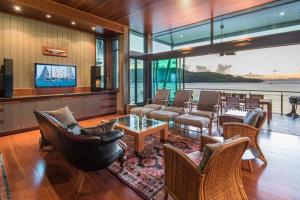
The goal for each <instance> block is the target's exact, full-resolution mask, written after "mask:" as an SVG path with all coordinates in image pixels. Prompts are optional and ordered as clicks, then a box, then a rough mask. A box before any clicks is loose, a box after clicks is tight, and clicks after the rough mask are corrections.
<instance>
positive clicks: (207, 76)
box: [184, 70, 263, 83]
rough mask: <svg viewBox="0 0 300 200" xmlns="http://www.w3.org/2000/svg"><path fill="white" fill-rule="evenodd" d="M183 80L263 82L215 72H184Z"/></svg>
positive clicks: (193, 81) (196, 81) (190, 81)
mask: <svg viewBox="0 0 300 200" xmlns="http://www.w3.org/2000/svg"><path fill="white" fill-rule="evenodd" d="M184 75H185V77H184V81H185V82H186V83H200V82H246V83H259V82H263V80H261V79H256V78H244V77H241V76H232V75H230V74H220V73H216V72H190V71H186V70H185V72H184Z"/></svg>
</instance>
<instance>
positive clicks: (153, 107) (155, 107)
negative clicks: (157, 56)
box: [144, 104, 162, 110]
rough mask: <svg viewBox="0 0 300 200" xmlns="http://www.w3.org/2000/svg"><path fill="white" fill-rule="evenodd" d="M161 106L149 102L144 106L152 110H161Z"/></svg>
mask: <svg viewBox="0 0 300 200" xmlns="http://www.w3.org/2000/svg"><path fill="white" fill-rule="evenodd" d="M161 107H162V106H161V105H159V104H148V105H145V106H144V108H151V109H152V110H159V109H161Z"/></svg>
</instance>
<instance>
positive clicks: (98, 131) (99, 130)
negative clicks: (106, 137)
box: [81, 121, 116, 136]
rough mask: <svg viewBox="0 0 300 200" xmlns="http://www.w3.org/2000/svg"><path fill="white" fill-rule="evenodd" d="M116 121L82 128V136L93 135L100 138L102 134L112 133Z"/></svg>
mask: <svg viewBox="0 0 300 200" xmlns="http://www.w3.org/2000/svg"><path fill="white" fill-rule="evenodd" d="M115 123H116V122H115V121H110V122H105V123H103V124H100V125H98V126H94V127H88V128H82V129H81V134H82V135H92V136H100V135H102V134H105V133H108V132H112V131H113V130H114V127H115Z"/></svg>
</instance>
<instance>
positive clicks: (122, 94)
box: [117, 27, 130, 114]
mask: <svg viewBox="0 0 300 200" xmlns="http://www.w3.org/2000/svg"><path fill="white" fill-rule="evenodd" d="M119 52H120V56H119V58H120V59H119V66H120V69H119V70H120V80H119V81H120V85H119V92H118V95H117V112H118V113H120V114H123V113H125V110H126V106H127V104H128V103H129V95H128V94H129V87H130V86H129V28H128V27H126V28H124V32H123V34H121V35H120V36H119Z"/></svg>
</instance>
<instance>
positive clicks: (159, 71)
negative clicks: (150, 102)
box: [152, 59, 183, 100]
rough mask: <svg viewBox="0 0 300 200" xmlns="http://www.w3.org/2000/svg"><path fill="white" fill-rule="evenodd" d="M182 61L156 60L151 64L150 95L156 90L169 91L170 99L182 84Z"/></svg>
mask: <svg viewBox="0 0 300 200" xmlns="http://www.w3.org/2000/svg"><path fill="white" fill-rule="evenodd" d="M182 69H183V59H168V60H156V61H153V62H152V95H153V96H154V95H155V94H156V91H157V89H169V90H170V91H171V93H170V99H171V100H172V99H174V96H175V93H176V90H179V89H181V88H182V84H183V70H182Z"/></svg>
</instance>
